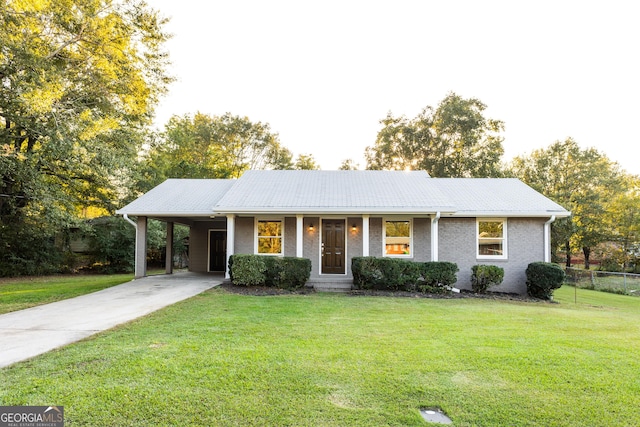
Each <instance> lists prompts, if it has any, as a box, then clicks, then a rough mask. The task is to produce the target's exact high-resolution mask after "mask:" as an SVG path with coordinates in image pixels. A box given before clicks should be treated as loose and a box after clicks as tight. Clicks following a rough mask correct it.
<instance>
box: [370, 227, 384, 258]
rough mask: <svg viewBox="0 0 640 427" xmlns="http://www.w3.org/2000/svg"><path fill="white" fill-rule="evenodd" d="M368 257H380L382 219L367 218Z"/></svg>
mask: <svg viewBox="0 0 640 427" xmlns="http://www.w3.org/2000/svg"><path fill="white" fill-rule="evenodd" d="M369 255H370V256H378V257H380V256H382V218H369Z"/></svg>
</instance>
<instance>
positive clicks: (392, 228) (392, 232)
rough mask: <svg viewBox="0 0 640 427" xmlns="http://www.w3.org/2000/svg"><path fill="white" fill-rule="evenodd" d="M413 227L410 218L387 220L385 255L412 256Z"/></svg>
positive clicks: (385, 225) (385, 222)
mask: <svg viewBox="0 0 640 427" xmlns="http://www.w3.org/2000/svg"><path fill="white" fill-rule="evenodd" d="M412 229H413V227H412V223H411V221H410V220H385V221H384V255H385V256H397V257H411V256H412V255H413V253H412V248H411V246H412V244H411V243H412V231H413V230H412Z"/></svg>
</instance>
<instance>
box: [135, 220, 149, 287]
mask: <svg viewBox="0 0 640 427" xmlns="http://www.w3.org/2000/svg"><path fill="white" fill-rule="evenodd" d="M136 225H137V227H136V258H135V266H136V267H135V276H136V278H140V277H144V276H146V275H147V217H146V216H139V217H138V218H137V221H136Z"/></svg>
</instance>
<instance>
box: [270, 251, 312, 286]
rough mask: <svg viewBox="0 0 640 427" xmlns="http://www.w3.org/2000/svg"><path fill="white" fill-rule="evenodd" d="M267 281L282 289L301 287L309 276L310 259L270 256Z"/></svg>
mask: <svg viewBox="0 0 640 427" xmlns="http://www.w3.org/2000/svg"><path fill="white" fill-rule="evenodd" d="M271 258H272V259H273V261H272V262H270V263H268V264H271V266H268V267H267V282H268V283H272V284H273V286H276V287H279V288H284V289H297V288H301V287H303V286H304V285H305V284H306V283H307V281H308V280H309V277H310V276H311V260H310V259H307V258H296V257H271Z"/></svg>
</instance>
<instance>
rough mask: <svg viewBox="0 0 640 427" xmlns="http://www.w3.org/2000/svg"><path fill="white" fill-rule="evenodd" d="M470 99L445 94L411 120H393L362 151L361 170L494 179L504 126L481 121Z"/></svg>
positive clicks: (477, 107)
mask: <svg viewBox="0 0 640 427" xmlns="http://www.w3.org/2000/svg"><path fill="white" fill-rule="evenodd" d="M485 109H486V106H485V105H484V104H483V103H482V102H480V101H479V100H477V99H475V98H470V99H463V98H462V97H460V96H458V95H456V94H455V93H450V94H449V95H447V97H446V98H445V99H443V100H442V101H441V102H440V104H439V105H438V108H436V109H433V108H432V107H429V106H428V107H426V108H425V109H424V110H423V111H422V112H421V113H420V114H419V115H418V116H417V117H416V118H414V119H407V118H406V117H404V116H401V117H394V116H393V115H392V114H391V113H389V114H388V115H387V117H386V118H385V119H383V120H381V121H380V123H381V124H382V125H383V127H382V129H381V130H380V131H379V132H378V136H377V138H376V142H375V144H374V145H373V146H372V147H367V148H366V150H365V158H366V160H367V169H392V170H417V169H420V170H426V171H427V172H428V173H429V174H430V175H431V176H434V177H490V176H500V174H501V170H500V158H501V156H502V154H503V152H504V149H503V147H502V140H503V138H502V137H501V136H499V132H500V131H502V130H503V129H504V125H503V123H502V122H501V121H499V120H493V119H487V118H485V117H484V115H483V112H484V110H485Z"/></svg>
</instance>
